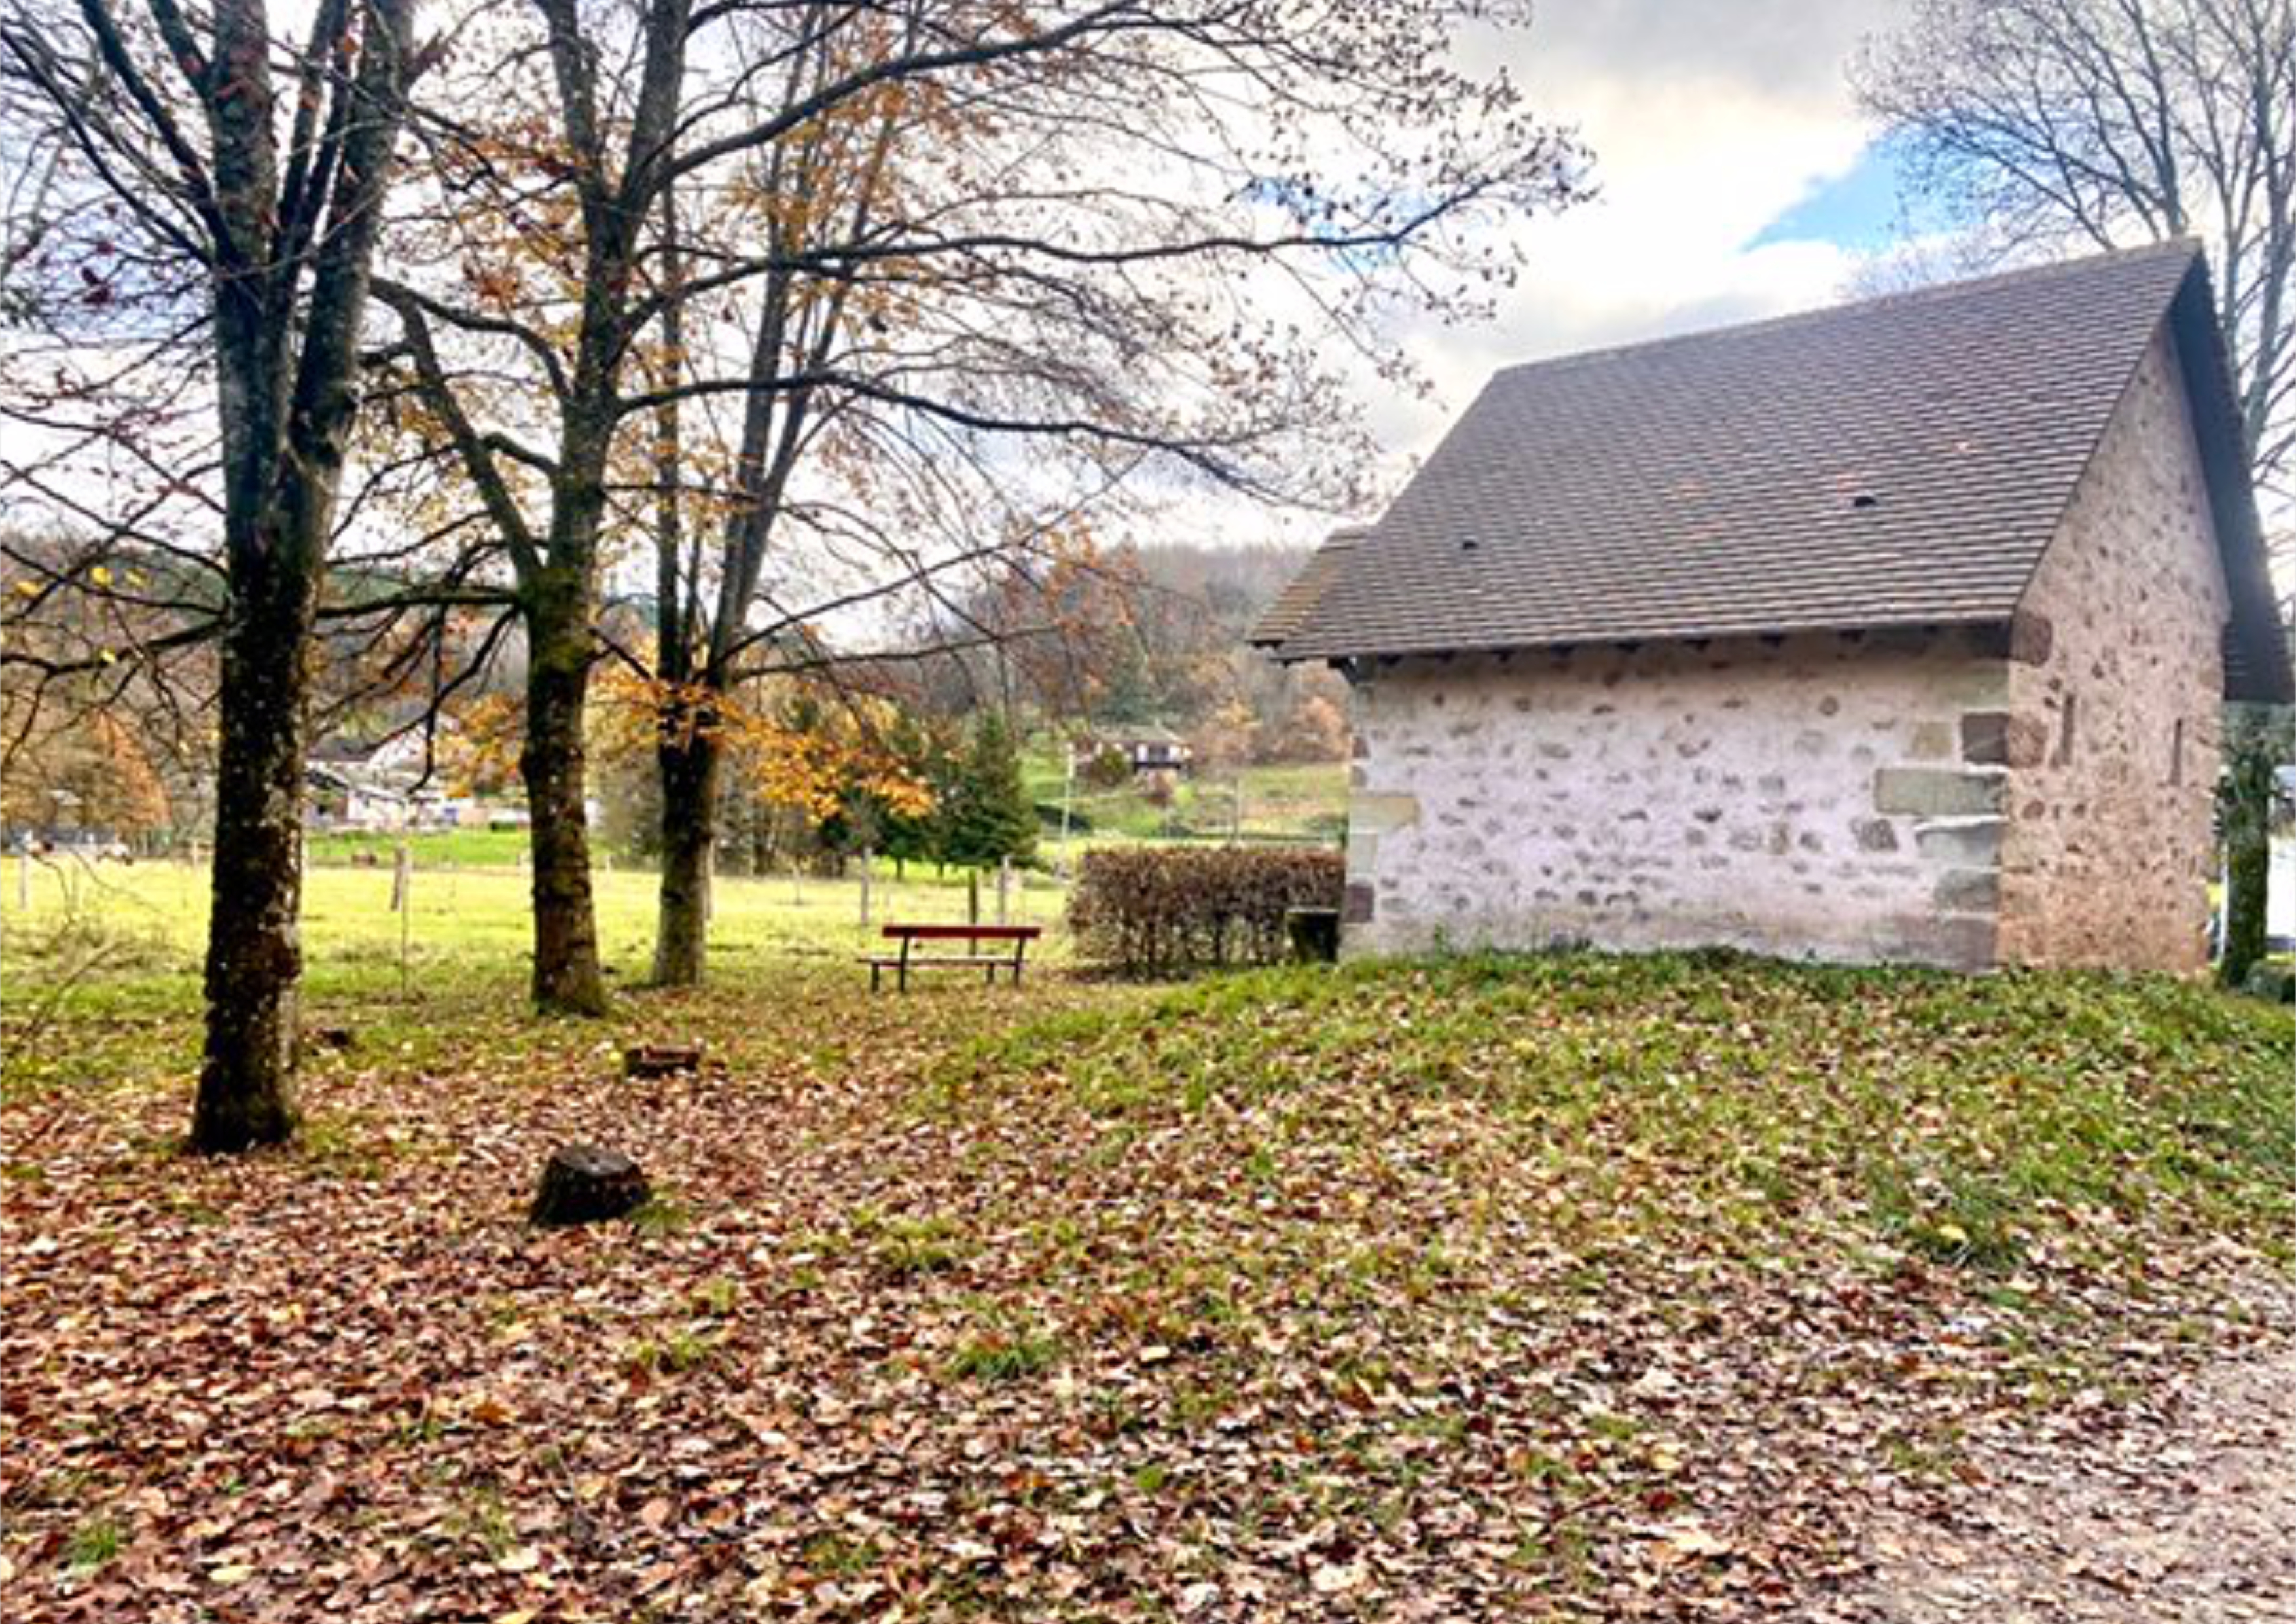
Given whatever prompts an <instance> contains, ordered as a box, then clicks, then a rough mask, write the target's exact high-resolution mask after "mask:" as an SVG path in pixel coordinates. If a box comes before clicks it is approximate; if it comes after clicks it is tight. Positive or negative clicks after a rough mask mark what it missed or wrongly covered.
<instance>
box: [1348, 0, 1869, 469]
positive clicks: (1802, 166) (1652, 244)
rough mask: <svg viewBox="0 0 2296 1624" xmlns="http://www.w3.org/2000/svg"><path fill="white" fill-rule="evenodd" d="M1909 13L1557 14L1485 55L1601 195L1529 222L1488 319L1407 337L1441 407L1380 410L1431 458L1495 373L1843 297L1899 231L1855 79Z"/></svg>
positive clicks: (1711, 1)
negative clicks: (1861, 267) (1524, 90)
mask: <svg viewBox="0 0 2296 1624" xmlns="http://www.w3.org/2000/svg"><path fill="white" fill-rule="evenodd" d="M1903 8H1904V0H1548V4H1546V5H1545V6H1544V7H1543V9H1542V11H1541V14H1540V17H1539V21H1538V24H1537V26H1536V27H1535V28H1534V29H1532V30H1531V31H1530V32H1529V34H1528V35H1523V34H1520V33H1517V34H1512V35H1509V36H1508V37H1505V39H1504V40H1500V41H1486V42H1484V43H1483V44H1482V45H1481V46H1480V50H1481V52H1482V54H1483V58H1484V60H1486V61H1488V60H1491V59H1492V58H1493V57H1494V56H1496V57H1497V58H1500V59H1503V60H1504V61H1505V62H1506V63H1507V64H1508V66H1509V68H1510V69H1511V70H1512V71H1513V73H1514V74H1515V76H1516V77H1517V78H1518V79H1520V80H1521V82H1522V83H1523V84H1524V85H1525V86H1527V87H1528V88H1529V91H1530V93H1531V96H1532V100H1533V103H1534V105H1535V106H1536V107H1537V108H1538V111H1539V112H1540V113H1541V114H1542V115H1543V116H1545V117H1546V118H1548V119H1555V120H1558V121H1561V122H1563V123H1566V124H1570V125H1574V126H1576V127H1577V128H1578V130H1579V134H1580V135H1581V137H1582V138H1583V139H1584V140H1585V141H1586V143H1587V145H1588V146H1589V147H1591V148H1592V149H1593V152H1594V155H1595V181H1596V185H1597V187H1598V189H1599V193H1600V195H1599V196H1598V197H1597V198H1596V199H1595V201H1591V202H1588V203H1585V204H1581V205H1579V207H1577V208H1575V209H1570V210H1569V211H1568V212H1567V213H1565V214H1563V215H1562V216H1559V217H1553V218H1548V219H1542V220H1537V221H1533V222H1530V223H1528V224H1526V225H1525V226H1522V227H1521V234H1522V242H1523V246H1524V248H1525V250H1526V252H1527V253H1528V256H1529V267H1528V269H1527V271H1526V273H1525V275H1524V276H1523V279H1522V282H1521V285H1520V286H1519V287H1518V288H1516V289H1515V290H1513V291H1512V292H1511V294H1510V295H1509V296H1508V297H1507V299H1506V300H1505V305H1504V307H1503V308H1502V310H1501V312H1500V315H1499V318H1498V320H1497V322H1496V323H1494V324H1483V325H1477V326H1472V327H1465V328H1449V329H1447V328H1443V327H1439V326H1435V325H1428V326H1426V327H1424V328H1423V329H1415V330H1413V331H1412V332H1409V333H1408V335H1407V338H1406V344H1407V348H1408V349H1409V352H1410V354H1411V355H1412V357H1413V358H1414V359H1415V361H1416V362H1417V363H1418V365H1420V366H1421V367H1422V368H1423V370H1424V371H1425V372H1426V373H1428V375H1429V376H1430V378H1431V381H1433V383H1434V385H1435V394H1434V397H1433V398H1431V399H1428V400H1419V399H1412V398H1397V397H1392V396H1390V397H1387V398H1382V400H1380V401H1379V402H1378V403H1377V404H1375V405H1374V408H1373V411H1374V427H1375V429H1376V430H1377V431H1378V433H1379V436H1380V439H1381V441H1382V444H1383V445H1385V446H1386V447H1389V448H1390V451H1391V452H1393V453H1394V454H1396V455H1398V457H1401V456H1416V455H1424V454H1425V453H1426V452H1427V451H1428V450H1430V449H1431V447H1433V445H1434V443H1435V441H1436V440H1437V439H1439V438H1440V437H1441V435H1442V432H1443V431H1444V429H1445V428H1446V427H1447V426H1448V424H1449V423H1450V422H1452V421H1453V420H1454V419H1455V418H1456V416H1457V414H1459V412H1460V411H1462V410H1463V409H1464V407H1465V406H1466V405H1467V403H1468V402H1469V401H1470V400H1472V398H1474V395H1475V392H1476V391H1477V390H1479V389H1480V388H1481V387H1482V384H1483V381H1484V380H1485V379H1486V378H1487V377H1488V375H1489V374H1490V373H1491V372H1492V371H1493V370H1494V369H1495V368H1497V367H1499V366H1503V365H1508V364H1511V363H1513V362H1517V361H1527V360H1537V359H1539V358H1542V357H1548V356H1556V355H1564V354H1568V353H1570V352H1571V351H1573V350H1579V349H1595V348H1599V347H1601V346H1603V345H1608V344H1619V343H1628V342H1633V341H1635V340H1641V339H1646V338H1653V337H1657V336H1660V335H1661V334H1665V333H1669V332H1684V331H1687V330H1690V329H1693V328H1699V327H1711V326H1717V325H1720V324H1725V323H1728V322H1734V321H1743V320H1750V319H1753V318H1756V317H1759V316H1771V315H1775V314H1779V313H1781V312H1784V311H1789V310H1795V309H1802V308H1809V307H1811V306H1815V305H1824V304H1828V303H1832V302H1833V301H1835V300H1836V299H1840V298H1841V297H1842V296H1843V293H1844V290H1845V284H1846V283H1847V282H1848V280H1849V277H1850V276H1851V275H1852V274H1853V273H1854V272H1855V270H1856V268H1857V256H1858V254H1859V252H1860V251H1861V250H1866V249H1870V248H1871V247H1873V246H1874V245H1875V244H1877V243H1879V242H1882V240H1883V238H1884V236H1885V234H1887V233H1888V231H1889V230H1890V223H1891V220H1892V218H1893V216H1894V209H1895V186H1894V183H1893V179H1892V177H1891V176H1890V174H1889V172H1888V169H1887V166H1886V164H1884V163H1882V162H1880V161H1879V160H1876V159H1875V158H1874V155H1873V154H1871V153H1870V152H1868V151H1867V147H1868V138H1869V135H1870V132H1869V131H1868V129H1867V128H1866V126H1865V124H1864V123H1863V121H1862V120H1861V119H1859V118H1858V116H1857V111H1856V110H1855V108H1854V107H1853V106H1852V104H1851V100H1850V94H1849V85H1848V80H1847V78H1846V70H1847V67H1848V64H1849V59H1850V57H1851V56H1852V54H1853V53H1855V51H1856V49H1857V45H1858V43H1859V41H1860V40H1861V39H1862V38H1864V37H1866V36H1867V35H1868V34H1871V33H1874V32H1876V31H1878V30H1882V29H1886V28H1888V27H1889V26H1890V24H1891V23H1892V21H1895V20H1896V19H1897V18H1898V16H1899V15H1900V13H1901V12H1902V11H1903Z"/></svg>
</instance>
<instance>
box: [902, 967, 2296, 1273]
mask: <svg viewBox="0 0 2296 1624" xmlns="http://www.w3.org/2000/svg"><path fill="white" fill-rule="evenodd" d="M1045 1076H1056V1077H1057V1078H1058V1079H1059V1081H1060V1086H1061V1087H1062V1088H1064V1089H1065V1090H1067V1091H1068V1092H1070V1094H1071V1095H1073V1096H1074V1098H1075V1099H1076V1100H1077V1101H1078V1103H1080V1104H1081V1105H1082V1106H1083V1107H1084V1108H1085V1109H1086V1110H1087V1111H1090V1112H1092V1113H1093V1114H1094V1115H1095V1117H1097V1118H1098V1119H1100V1120H1102V1121H1103V1123H1104V1124H1106V1125H1108V1126H1107V1128H1106V1130H1105V1131H1107V1132H1109V1133H1111V1134H1113V1135H1116V1136H1119V1137H1121V1136H1124V1135H1126V1134H1128V1133H1134V1132H1139V1133H1150V1132H1155V1131H1159V1128H1158V1125H1160V1124H1162V1123H1165V1122H1168V1121H1170V1120H1174V1119H1179V1120H1186V1119H1191V1118H1214V1119H1217V1118H1219V1117H1223V1116H1233V1115H1235V1114H1237V1113H1244V1114H1248V1115H1250V1116H1251V1118H1252V1120H1255V1121H1256V1122H1264V1123H1266V1124H1267V1128H1265V1129H1263V1130H1262V1131H1261V1132H1260V1133H1259V1136H1258V1138H1257V1140H1256V1142H1255V1143H1254V1144H1253V1145H1252V1146H1251V1148H1250V1149H1249V1150H1248V1151H1247V1152H1244V1153H1243V1154H1242V1156H1241V1157H1240V1160H1239V1165H1238V1171H1239V1173H1240V1174H1241V1175H1242V1177H1244V1178H1246V1179H1248V1180H1251V1181H1252V1182H1254V1183H1256V1184H1259V1185H1263V1186H1265V1185H1281V1183H1282V1182H1283V1174H1282V1169H1284V1168H1285V1167H1286V1166H1287V1165H1289V1164H1291V1163H1292V1162H1293V1161H1296V1160H1298V1159H1299V1158H1300V1157H1302V1156H1309V1155H1312V1154H1314V1153H1315V1152H1316V1151H1317V1150H1319V1149H1327V1148H1328V1147H1329V1145H1330V1144H1332V1143H1333V1141H1334V1139H1335V1138H1337V1139H1339V1140H1341V1142H1343V1143H1344V1142H1349V1141H1348V1136H1349V1133H1350V1132H1351V1131H1352V1130H1356V1129H1362V1130H1365V1131H1372V1132H1377V1131H1378V1128H1377V1120H1385V1121H1386V1122H1387V1123H1388V1124H1389V1126H1390V1129H1391V1131H1392V1132H1393V1133H1394V1134H1395V1135H1396V1136H1398V1137H1400V1136H1402V1135H1403V1134H1404V1132H1405V1125H1406V1124H1408V1123H1410V1122H1412V1121H1414V1120H1419V1119H1421V1118H1423V1117H1425V1116H1427V1115H1429V1114H1438V1115H1439V1114H1443V1113H1447V1112H1451V1111H1457V1110H1460V1109H1471V1110H1472V1111H1474V1112H1475V1113H1477V1115H1478V1116H1479V1117H1483V1118H1488V1120H1491V1121H1492V1122H1494V1123H1495V1124H1497V1126H1498V1128H1499V1129H1500V1132H1501V1135H1502V1137H1503V1140H1504V1143H1505V1145H1506V1146H1507V1150H1506V1152H1505V1153H1506V1155H1507V1156H1508V1157H1509V1158H1511V1159H1516V1160H1517V1161H1518V1163H1519V1168H1520V1169H1528V1170H1530V1171H1532V1172H1538V1171H1541V1170H1543V1171H1544V1173H1545V1174H1546V1176H1547V1177H1548V1179H1549V1180H1550V1181H1551V1183H1552V1184H1553V1186H1554V1188H1555V1189H1557V1190H1559V1191H1561V1192H1562V1199H1561V1201H1560V1203H1559V1204H1558V1206H1557V1207H1556V1208H1555V1210H1554V1218H1555V1219H1556V1221H1557V1223H1558V1225H1560V1226H1562V1228H1563V1229H1565V1230H1567V1231H1568V1232H1569V1233H1570V1234H1572V1235H1573V1236H1574V1237H1576V1238H1577V1239H1578V1240H1579V1242H1580V1243H1583V1244H1586V1245H1587V1246H1589V1247H1595V1248H1599V1247H1604V1246H1608V1245H1612V1244H1634V1245H1649V1244H1652V1243H1659V1242H1661V1241H1663V1240H1664V1239H1665V1238H1666V1237H1669V1236H1673V1235H1682V1236H1687V1237H1694V1239H1695V1240H1696V1241H1697V1243H1700V1244H1702V1245H1721V1246H1724V1247H1726V1248H1730V1249H1734V1250H1740V1251H1761V1250H1764V1249H1767V1248H1773V1247H1779V1246H1783V1245H1784V1244H1786V1243H1788V1242H1789V1241H1791V1240H1793V1239H1796V1238H1798V1237H1800V1235H1802V1234H1805V1233H1806V1232H1808V1230H1810V1229H1812V1228H1816V1227H1823V1226H1826V1225H1828V1224H1831V1223H1834V1222H1836V1221H1838V1220H1840V1219H1841V1218H1845V1217H1847V1218H1851V1219H1853V1220H1854V1221H1856V1222H1857V1224H1859V1225H1861V1226H1864V1227H1865V1228H1866V1230H1867V1231H1868V1232H1869V1233H1870V1234H1872V1235H1873V1236H1874V1238H1875V1239H1877V1240H1879V1241H1881V1242H1882V1243H1886V1244H1887V1245H1888V1246H1889V1247H1890V1248H1892V1249H1896V1250H1898V1251H1904V1252H1911V1253H1916V1254H1919V1255H1921V1256H1923V1257H1925V1258H1929V1259H1933V1260H1936V1261H1940V1262H1944V1263H1948V1264H1952V1265H1956V1266H1963V1267H1971V1268H1974V1269H1978V1270H1984V1271H1993V1272H2008V1271H2013V1270H2014V1269H2015V1268H2017V1267H2021V1265H2023V1264H2025V1263H2026V1262H2028V1261H2029V1260H2030V1259H2033V1258H2035V1257H2037V1256H2041V1257H2046V1256H2048V1255H2052V1254H2054V1253H2056V1252H2061V1251H2073V1252H2077V1253H2080V1254H2083V1255H2101V1254H2103V1253H2107V1252H2111V1251H2113V1250H2115V1249H2117V1248H2127V1247H2132V1246H2139V1245H2142V1244H2143V1237H2144V1233H2145V1231H2146V1229H2147V1228H2148V1227H2149V1226H2153V1225H2156V1224H2159V1225H2167V1226H2171V1227H2176V1228H2180V1229H2184V1230H2187V1231H2193V1230H2201V1231H2208V1232H2214V1233H2218V1234H2225V1235H2227V1236H2236V1237H2240V1238H2242V1239H2243V1241H2244V1242H2245V1243H2247V1244H2250V1245H2252V1246H2255V1247H2257V1248H2258V1249H2259V1250H2261V1251H2264V1252H2266V1253H2267V1254H2268V1255H2270V1256H2273V1257H2275V1258H2277V1259H2284V1260H2285V1259H2290V1258H2292V1257H2296V1018H2292V1017H2291V1015H2290V1013H2288V1012H2287V1011H2285V1010H2281V1009H2275V1008H2272V1007H2270V1006H2267V1005H2260V1004H2258V1003H2256V1002H2254V1001H2251V1000H2243V999H2238V998H2234V997H2226V996H2225V995H2222V994H2219V993H2217V992H2215V991H2213V990H2210V989H2208V988H2202V987H2197V986H2193V985H2188V984H2182V983H2177V982H2173V981H2169V980H2118V979H2112V978H2106V977H2101V976H2080V975H2056V974H2051V975H2039V974H2003V975H1997V976H1989V977H1981V978H1969V977H1960V976H1953V975H1948V974H1943V973H1935V972H1922V971H1908V970H1896V971H1856V970H1839V969H1825V968H1801V967H1792V966H1786V965H1781V964H1772V963H1767V962H1762V961H1757V960H1752V959H1744V958H1737V957H1733V956H1722V955H1711V956H1708V955H1699V956H1653V957H1636V958H1627V957H1620V958H1606V957H1600V956H1560V957H1553V958H1501V957H1484V958H1474V959H1464V960H1457V961H1452V962H1447V963H1441V964H1406V965H1379V966H1374V965H1355V966H1349V967H1347V968H1345V969H1342V970H1341V971H1338V972H1321V971H1316V970H1282V971H1270V972H1257V973H1253V974H1249V975H1242V976H1235V977H1229V978H1226V979H1223V980H1214V981H1210V982H1207V983H1204V984H1202V985H1201V986H1197V987H1192V988H1185V989H1183V990H1180V991H1177V992H1174V993H1171V994H1169V995H1167V996H1166V997H1162V998H1161V999H1160V1000H1158V1001H1157V1002H1156V1003H1154V1004H1153V1005H1151V1006H1148V1007H1144V1008H1136V1009H1134V1010H1130V1011H1115V1012H1101V1011H1084V1012H1080V1013H1072V1014H1070V1015H1066V1016H1063V1017H1061V1018H1058V1019H1055V1020H1053V1021H1046V1022H1043V1023H1039V1024H1037V1025H1035V1026H1033V1027H1030V1028H1029V1029H1024V1030H1022V1031H1021V1032H1019V1033H1016V1034H1012V1035H1007V1036H1005V1037H1001V1038H995V1039H991V1040H988V1041H986V1042H984V1043H983V1044H981V1045H980V1046H976V1047H975V1048H974V1049H973V1050H972V1051H971V1052H970V1053H968V1054H965V1055H963V1056H961V1057H959V1058H958V1059H957V1060H956V1061H955V1062H952V1063H951V1064H950V1065H949V1066H947V1067H946V1068H945V1069H944V1070H943V1072H942V1074H941V1077H940V1079H939V1086H940V1087H941V1089H942V1090H943V1097H944V1098H946V1099H949V1100H954V1101H955V1102H957V1103H958V1108H959V1109H962V1102H963V1100H964V1097H965V1095H966V1094H967V1093H968V1092H969V1091H970V1090H972V1089H974V1088H978V1087H1014V1086H1032V1085H1028V1084H1015V1083H1014V1082H1013V1079H1015V1078H1022V1079H1033V1078H1040V1077H1045ZM1335 1095H1337V1097H1336V1099H1335ZM1295 1105H1296V1109H1294V1108H1293V1107H1294V1106H1295ZM1365 1118H1369V1119H1374V1120H1370V1121H1366V1120H1363V1119H1365ZM1377 1143H1378V1142H1377V1141H1376V1140H1374V1144H1373V1147H1372V1148H1370V1149H1367V1150H1365V1151H1364V1152H1360V1153H1361V1154H1363V1155H1364V1156H1365V1157H1366V1158H1369V1159H1372V1160H1375V1159H1376V1155H1377ZM1423 1238H1429V1237H1423ZM1431 1238H1434V1239H1440V1238H1441V1237H1439V1236H1438V1237H1431ZM1423 1262H1424V1259H1421V1264H1420V1265H1413V1264H1412V1263H1411V1262H1410V1260H1409V1259H1405V1258H1398V1259H1389V1260H1386V1261H1384V1262H1381V1263H1379V1264H1378V1265H1377V1267H1378V1269H1379V1270H1380V1271H1381V1272H1383V1273H1386V1274H1390V1275H1393V1274H1395V1273H1397V1272H1398V1270H1400V1269H1405V1268H1408V1267H1419V1266H1423Z"/></svg>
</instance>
